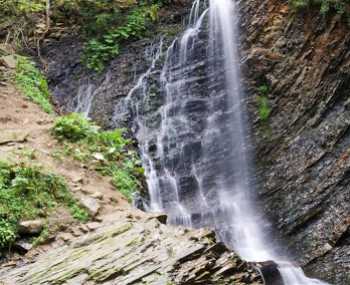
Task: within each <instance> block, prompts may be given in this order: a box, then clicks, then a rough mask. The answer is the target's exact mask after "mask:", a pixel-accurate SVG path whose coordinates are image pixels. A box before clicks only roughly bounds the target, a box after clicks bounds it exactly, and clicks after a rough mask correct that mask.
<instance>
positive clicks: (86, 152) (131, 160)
mask: <svg viewBox="0 0 350 285" xmlns="http://www.w3.org/2000/svg"><path fill="white" fill-rule="evenodd" d="M124 132H125V130H123V129H116V130H113V131H102V130H100V129H99V128H98V127H97V126H96V125H94V124H93V123H92V122H91V121H89V120H88V119H85V118H84V117H83V116H82V115H80V114H74V113H73V114H69V115H66V116H63V117H59V118H58V119H57V120H56V122H55V125H54V127H53V129H52V133H53V135H54V136H56V137H57V138H58V139H59V140H60V141H61V142H62V143H63V150H62V154H63V155H69V156H72V157H74V158H75V159H76V160H78V161H81V162H84V163H87V164H89V165H90V167H93V168H94V169H95V170H97V171H99V172H101V173H102V174H103V175H108V176H111V177H112V183H113V185H114V186H115V187H116V189H117V190H118V191H120V192H121V193H122V194H123V195H124V196H125V197H127V198H128V199H129V200H131V198H132V195H133V193H134V192H136V191H137V190H138V189H140V187H141V182H140V181H141V179H142V178H143V168H142V167H141V161H140V159H139V158H138V155H137V153H136V152H135V151H133V150H131V148H132V141H131V140H129V139H126V138H124ZM55 157H56V158H59V154H58V153H57V152H56V153H55Z"/></svg>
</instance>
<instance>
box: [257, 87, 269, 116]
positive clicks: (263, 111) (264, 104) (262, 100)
mask: <svg viewBox="0 0 350 285" xmlns="http://www.w3.org/2000/svg"><path fill="white" fill-rule="evenodd" d="M258 92H259V93H260V95H259V96H258V97H257V101H258V113H259V117H260V120H261V121H266V120H267V119H268V118H269V117H270V114H271V109H270V106H269V99H268V97H267V96H268V94H269V92H270V90H269V87H268V86H267V85H262V86H260V87H259V88H258Z"/></svg>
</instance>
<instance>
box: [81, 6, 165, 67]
mask: <svg viewBox="0 0 350 285" xmlns="http://www.w3.org/2000/svg"><path fill="white" fill-rule="evenodd" d="M159 7H160V6H159V5H158V4H153V5H150V6H147V5H141V6H139V7H136V8H134V9H132V10H131V11H130V12H129V14H128V15H127V17H126V20H125V23H124V24H122V25H118V26H117V27H114V28H112V29H110V30H109V31H108V32H106V33H105V34H104V35H103V36H102V37H101V38H99V39H92V40H90V41H89V42H88V43H87V45H86V47H85V53H84V62H85V64H86V65H87V67H88V68H90V69H93V70H95V71H97V72H100V71H102V70H103V68H104V65H105V63H106V62H108V61H109V60H110V59H112V58H114V57H115V56H117V55H118V54H119V50H120V45H121V44H122V43H123V42H125V41H127V40H130V39H138V38H141V37H142V36H143V35H144V33H145V31H146V28H147V24H148V23H149V22H155V21H157V20H158V9H159Z"/></svg>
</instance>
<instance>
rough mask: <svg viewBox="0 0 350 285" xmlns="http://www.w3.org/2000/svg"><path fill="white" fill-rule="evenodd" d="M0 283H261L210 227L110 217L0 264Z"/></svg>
mask: <svg viewBox="0 0 350 285" xmlns="http://www.w3.org/2000/svg"><path fill="white" fill-rule="evenodd" d="M0 276H1V277H0V280H1V281H0V284H4V285H14V284H15V285H20V284H26V285H29V284H36V285H39V284H50V285H54V284H67V285H68V284H70V285H79V284H84V285H90V284H91V285H92V284H111V285H112V284H114V285H128V284H148V285H175V284H186V285H190V284H203V285H204V284H205V285H210V284H215V285H226V284H227V285H228V284H230V285H233V284H234V285H243V284H253V285H257V284H263V282H262V281H261V278H260V277H259V276H258V274H257V272H256V271H255V270H254V269H253V268H251V267H249V265H248V264H247V263H245V262H243V261H242V260H240V259H239V257H238V256H237V255H235V254H234V253H232V252H230V251H228V250H227V249H226V247H225V246H224V245H223V244H221V243H216V242H215V238H214V234H213V232H211V231H209V230H188V229H184V228H179V227H172V226H167V225H164V224H162V223H161V222H159V220H158V219H157V217H152V216H147V215H137V216H133V215H130V214H129V215H127V216H125V217H122V216H120V215H114V216H112V217H110V218H108V219H105V220H104V221H103V222H102V223H101V226H100V227H99V228H97V229H96V230H95V232H93V233H89V234H86V235H85V236H83V237H80V238H76V239H74V240H72V242H71V243H70V244H69V245H64V246H60V247H56V248H53V249H51V250H50V251H48V252H47V253H44V254H41V255H39V256H38V257H36V258H35V260H34V261H30V262H24V263H23V264H17V265H16V266H15V267H11V266H6V265H2V267H0ZM1 282H2V283H1Z"/></svg>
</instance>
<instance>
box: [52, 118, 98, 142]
mask: <svg viewBox="0 0 350 285" xmlns="http://www.w3.org/2000/svg"><path fill="white" fill-rule="evenodd" d="M97 129H98V128H97V126H95V125H93V124H92V123H90V122H89V120H88V119H86V118H84V117H83V116H82V115H81V114H78V113H71V114H69V115H66V116H63V117H59V118H58V119H57V120H56V122H55V125H54V127H53V129H52V131H53V133H54V135H55V136H56V137H57V138H59V139H67V140H69V141H72V142H76V141H79V140H81V139H84V138H87V137H89V136H91V135H93V134H96V133H97Z"/></svg>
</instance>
